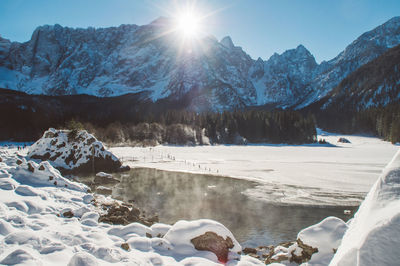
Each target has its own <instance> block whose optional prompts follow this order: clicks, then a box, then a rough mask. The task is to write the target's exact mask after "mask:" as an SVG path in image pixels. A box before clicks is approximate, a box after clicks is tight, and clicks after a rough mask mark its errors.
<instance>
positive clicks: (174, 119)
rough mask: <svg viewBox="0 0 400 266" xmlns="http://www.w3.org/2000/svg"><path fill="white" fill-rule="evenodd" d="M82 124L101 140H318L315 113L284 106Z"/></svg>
mask: <svg viewBox="0 0 400 266" xmlns="http://www.w3.org/2000/svg"><path fill="white" fill-rule="evenodd" d="M81 124H82V128H86V129H87V130H88V131H89V132H92V133H94V134H95V135H96V136H97V137H98V138H99V139H100V140H102V141H105V142H107V143H129V144H133V145H157V144H162V143H168V144H182V145H203V144H246V143H247V142H251V143H289V144H302V143H313V142H315V141H316V129H315V122H314V118H313V116H311V115H308V116H303V115H302V114H300V113H299V112H296V111H283V110H281V111H259V110H257V111H256V110H253V111H233V112H223V113H195V112H189V111H176V110H171V111H167V112H165V113H162V114H158V115H154V114H149V115H146V116H143V117H142V118H141V121H140V122H139V123H121V122H119V121H116V122H113V123H111V124H108V125H106V126H105V127H101V126H98V125H95V124H93V123H91V122H84V121H83V122H82V123H81Z"/></svg>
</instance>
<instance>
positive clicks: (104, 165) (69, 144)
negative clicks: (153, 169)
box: [28, 128, 122, 174]
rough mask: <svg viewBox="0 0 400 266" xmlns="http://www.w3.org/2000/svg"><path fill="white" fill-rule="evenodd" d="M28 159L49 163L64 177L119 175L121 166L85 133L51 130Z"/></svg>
mask: <svg viewBox="0 0 400 266" xmlns="http://www.w3.org/2000/svg"><path fill="white" fill-rule="evenodd" d="M28 157H29V158H31V159H39V160H42V161H49V162H50V163H51V164H52V165H53V166H54V167H55V168H57V169H58V170H60V171H61V172H62V173H63V174H71V173H97V172H100V171H106V172H115V171H119V170H120V169H121V166H122V164H121V162H120V161H119V160H118V158H117V157H116V156H115V155H113V154H112V153H111V152H109V151H107V150H106V149H105V147H104V145H103V143H101V142H100V141H98V140H97V139H96V138H95V137H94V136H93V135H91V134H89V133H88V132H87V131H85V130H81V131H71V130H56V129H54V128H50V129H49V130H47V131H46V132H45V133H44V134H43V137H42V138H40V139H39V140H38V141H36V142H35V143H34V144H33V145H32V146H31V147H30V148H29V151H28Z"/></svg>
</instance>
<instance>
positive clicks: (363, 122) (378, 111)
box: [316, 103, 400, 143]
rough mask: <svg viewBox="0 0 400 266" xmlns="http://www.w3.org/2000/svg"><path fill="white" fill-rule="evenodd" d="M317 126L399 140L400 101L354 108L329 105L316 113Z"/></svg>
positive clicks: (394, 140) (334, 130) (335, 130)
mask: <svg viewBox="0 0 400 266" xmlns="http://www.w3.org/2000/svg"><path fill="white" fill-rule="evenodd" d="M316 119H317V122H318V126H320V127H322V128H324V129H325V130H327V131H332V132H341V133H348V134H355V133H358V134H359V133H361V134H365V133H366V134H370V135H373V136H378V137H380V138H383V139H384V140H386V141H390V142H392V143H397V142H400V103H391V104H388V105H386V106H378V107H370V108H368V109H365V110H356V109H354V108H351V107H347V108H344V107H343V106H334V107H330V108H329V110H324V111H321V112H319V113H317V114H316Z"/></svg>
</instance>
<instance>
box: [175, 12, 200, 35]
mask: <svg viewBox="0 0 400 266" xmlns="http://www.w3.org/2000/svg"><path fill="white" fill-rule="evenodd" d="M176 23H177V25H176V26H177V31H179V32H180V33H181V34H182V35H183V36H184V37H185V38H193V37H196V36H198V35H199V33H200V31H201V23H200V18H199V16H198V15H196V14H195V13H193V12H184V13H182V14H180V15H179V16H178V17H177V22H176Z"/></svg>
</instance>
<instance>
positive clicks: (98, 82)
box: [0, 17, 400, 111]
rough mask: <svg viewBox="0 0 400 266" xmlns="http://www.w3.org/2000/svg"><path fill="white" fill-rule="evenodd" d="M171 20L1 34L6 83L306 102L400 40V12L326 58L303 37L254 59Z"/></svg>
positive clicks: (61, 90)
mask: <svg viewBox="0 0 400 266" xmlns="http://www.w3.org/2000/svg"><path fill="white" fill-rule="evenodd" d="M168 23H170V21H169V20H168V19H167V18H159V19H156V20H155V21H153V22H151V23H150V24H148V25H143V26H138V25H126V24H125V25H120V26H119V27H110V28H87V29H83V28H76V29H75V28H69V27H62V26H60V25H58V24H56V25H53V26H49V25H45V26H40V27H38V28H37V29H36V30H35V31H34V32H33V34H32V37H31V39H30V40H29V41H27V42H25V43H18V42H10V41H9V40H7V39H3V38H0V87H4V88H8V89H13V90H18V91H24V92H27V93H29V94H47V95H71V94H81V93H83V94H89V95H95V96H99V97H104V96H118V95H123V94H126V93H137V92H143V93H144V95H147V96H143V97H145V98H146V97H147V99H151V100H152V101H157V100H159V99H165V98H173V99H179V98H180V97H183V95H191V97H192V101H191V104H190V105H189V107H188V108H189V109H192V110H196V111H205V110H212V111H223V110H232V109H237V108H243V107H249V106H260V105H265V104H269V105H273V106H276V107H282V108H297V109H300V108H302V107H305V106H308V105H310V104H311V103H313V102H316V101H318V100H319V99H321V98H323V97H324V96H326V95H328V94H329V92H330V91H332V90H333V89H334V88H335V87H336V86H337V85H338V84H339V83H340V82H341V80H343V79H344V78H345V77H346V76H347V75H349V74H350V73H352V72H353V71H355V70H356V69H358V68H359V67H360V66H362V65H364V64H365V63H368V62H370V61H371V60H373V59H375V58H377V57H378V56H380V55H381V54H383V53H384V52H385V51H386V50H388V49H389V48H391V47H393V46H395V45H397V44H400V17H394V18H392V19H390V20H389V21H387V22H386V23H384V24H382V25H380V26H378V27H376V28H374V29H373V30H371V31H368V32H366V33H364V34H362V35H361V36H360V37H358V38H357V39H356V40H355V41H353V42H352V43H351V44H350V45H348V46H347V47H346V48H345V50H344V51H342V52H341V53H340V54H339V55H338V56H336V57H335V58H333V59H331V60H329V61H324V62H322V63H321V64H318V63H317V62H316V61H315V58H314V56H313V55H312V54H311V52H309V51H308V50H307V49H306V48H305V47H304V46H303V45H299V46H298V47H296V48H295V49H290V50H287V51H285V52H283V53H282V54H277V53H275V54H274V55H272V56H271V57H270V58H269V59H267V60H263V59H261V58H258V59H257V60H254V59H252V58H251V57H250V56H249V55H248V54H247V53H246V52H245V51H244V50H243V49H242V48H241V47H238V46H235V45H234V42H233V41H232V39H231V38H230V37H229V36H226V37H224V38H223V39H221V40H220V41H218V40H217V39H216V38H215V37H212V36H206V37H204V38H202V39H201V40H199V41H198V42H197V43H194V44H193V43H192V44H190V45H187V44H184V42H183V41H182V40H180V39H179V38H178V37H179V36H177V34H174V33H170V34H165V28H166V27H167V26H166V25H167V24H168ZM167 28H168V27H167Z"/></svg>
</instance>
